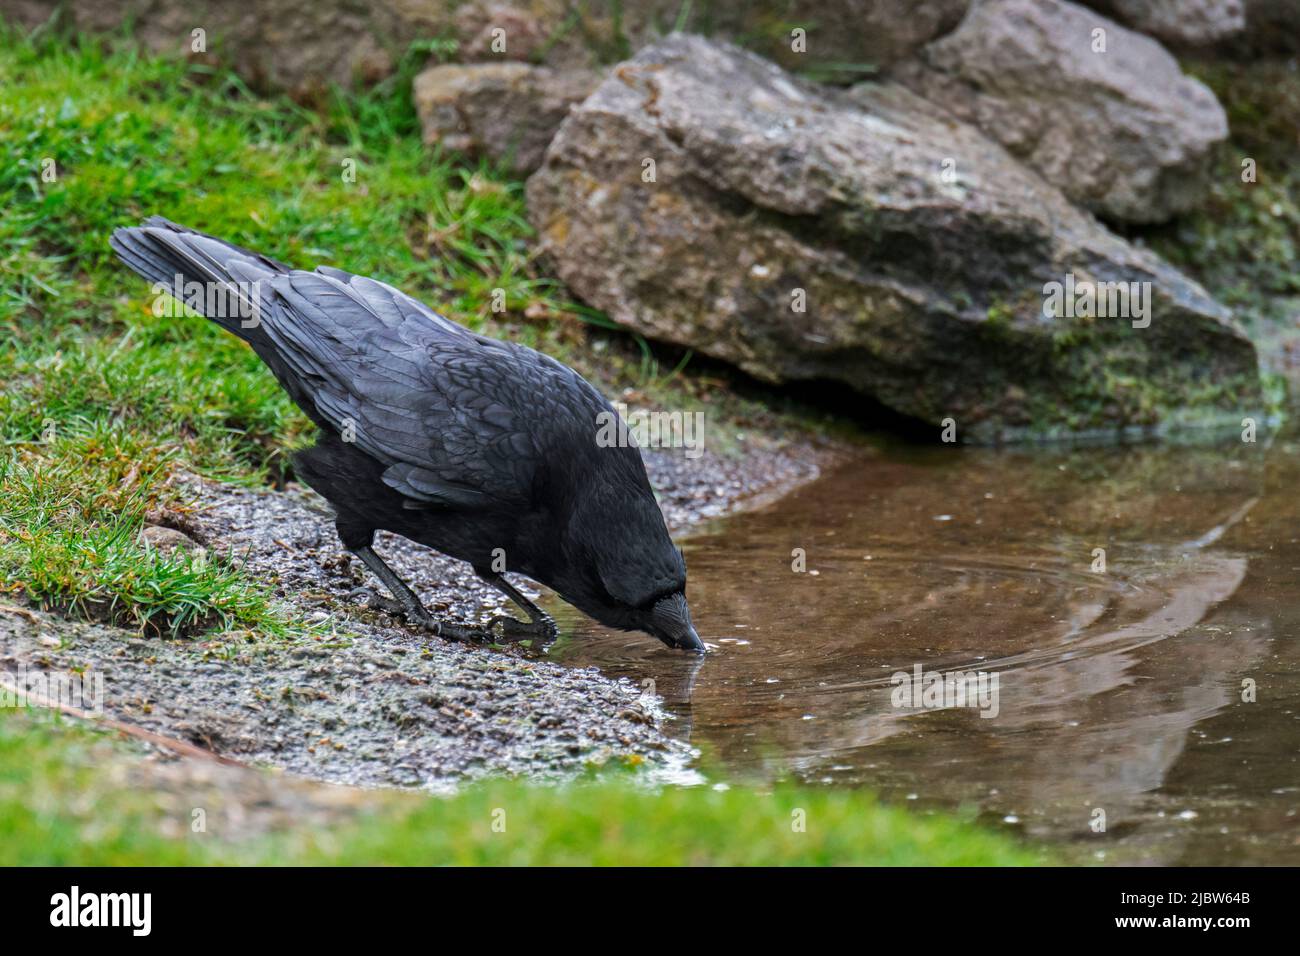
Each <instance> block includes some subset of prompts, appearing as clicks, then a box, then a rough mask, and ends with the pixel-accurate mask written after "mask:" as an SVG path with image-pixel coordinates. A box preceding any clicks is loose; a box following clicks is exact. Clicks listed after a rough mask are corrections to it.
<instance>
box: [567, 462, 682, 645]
mask: <svg viewBox="0 0 1300 956" xmlns="http://www.w3.org/2000/svg"><path fill="white" fill-rule="evenodd" d="M623 451H624V452H627V451H630V453H631V463H632V464H631V466H629V465H626V464H624V467H623V468H622V469H621V474H620V473H619V471H618V470H615V469H613V468H607V469H606V470H605V471H604V473H603V474H600V475H599V477H598V478H597V479H596V480H595V481H593V482H591V483H590V484H589V485H588V486H587V488H586V489H584V491H585V493H584V494H582V495H580V496H579V500H578V502H577V504H576V507H575V509H574V513H573V520H572V521H571V522H570V524H569V527H568V529H567V532H568V534H567V535H566V542H565V547H564V552H565V555H564V557H565V560H564V561H563V562H562V564H563V565H564V566H563V568H562V569H557V570H559V571H560V574H559V575H558V577H561V578H563V580H562V581H561V580H555V581H549V582H544V583H549V584H551V585H552V586H553V587H555V589H556V590H557V591H559V592H560V596H561V597H563V598H564V599H565V600H566V601H568V602H569V603H570V604H572V605H574V606H575V607H577V608H578V609H579V610H581V611H583V612H584V613H586V614H588V615H590V616H591V617H593V618H595V619H596V620H597V621H600V622H601V623H602V624H604V625H606V626H608V627H616V628H619V629H620V630H624V631H644V632H645V633H647V634H650V635H652V636H654V637H657V638H659V640H661V641H663V642H664V643H665V644H667V645H668V646H669V647H673V648H681V649H683V650H692V651H703V650H704V642H703V641H701V640H700V636H699V635H698V634H697V633H695V626H694V624H692V622H691V608H690V605H689V604H687V603H686V560H685V558H683V557H682V552H681V551H680V550H679V549H678V548H677V547H676V546H675V545H674V544H673V542H672V539H671V538H670V537H669V536H668V528H667V527H666V526H665V525H664V517H663V513H662V512H661V511H660V510H659V505H658V503H657V502H656V501H655V497H654V492H652V491H651V490H650V483H649V481H647V480H646V477H645V466H644V465H643V464H642V463H641V457H640V453H639V452H637V451H636V449H635V448H632V449H624V450H623ZM606 461H608V459H606ZM624 462H627V459H626V458H625V459H624Z"/></svg>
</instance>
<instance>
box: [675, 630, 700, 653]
mask: <svg viewBox="0 0 1300 956" xmlns="http://www.w3.org/2000/svg"><path fill="white" fill-rule="evenodd" d="M673 640H675V641H676V642H677V643H676V645H675V646H676V647H679V648H681V649H682V650H684V651H703V650H704V642H703V641H702V640H700V635H698V634H696V633H695V626H694V625H693V624H689V623H688V624H687V625H686V630H685V631H684V632H682V633H680V634H676V635H674V636H673Z"/></svg>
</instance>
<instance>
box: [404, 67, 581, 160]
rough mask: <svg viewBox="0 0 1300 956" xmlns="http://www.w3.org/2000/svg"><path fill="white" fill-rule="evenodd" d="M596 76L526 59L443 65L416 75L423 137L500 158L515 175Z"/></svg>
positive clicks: (538, 157) (473, 153)
mask: <svg viewBox="0 0 1300 956" xmlns="http://www.w3.org/2000/svg"><path fill="white" fill-rule="evenodd" d="M599 82H600V74H599V73H596V72H595V71H592V70H564V71H560V70H553V69H551V68H549V67H544V66H530V65H528V64H525V63H510V62H503V63H467V64H457V63H450V64H445V65H442V66H434V67H430V68H429V69H427V70H425V71H424V72H423V73H421V74H420V75H419V76H417V77H416V78H415V88H414V96H415V107H416V110H417V111H418V112H419V114H420V123H421V125H422V126H423V129H424V141H425V142H426V143H430V144H432V143H440V144H442V145H444V146H446V147H448V148H450V149H454V150H457V151H459V152H462V153H467V154H469V155H471V156H487V157H489V158H491V159H495V160H499V161H504V162H507V163H508V164H509V165H510V166H511V168H513V169H514V170H515V171H516V172H519V173H529V172H532V171H533V170H534V169H536V168H537V167H538V166H540V165H541V164H542V156H543V154H544V153H545V152H546V147H547V146H548V145H550V142H551V138H552V137H553V136H554V135H555V131H556V130H557V129H559V128H560V124H561V123H562V122H564V118H565V117H566V116H568V115H569V108H570V107H572V106H573V105H574V104H575V103H580V102H581V101H582V100H584V99H586V97H587V95H588V94H589V93H590V92H591V91H592V90H594V89H595V88H596V85H597V84H598V83H599Z"/></svg>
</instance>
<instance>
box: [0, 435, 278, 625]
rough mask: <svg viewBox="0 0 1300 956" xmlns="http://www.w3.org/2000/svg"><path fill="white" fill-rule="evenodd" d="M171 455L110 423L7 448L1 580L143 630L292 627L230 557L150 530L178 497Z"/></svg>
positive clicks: (0, 487)
mask: <svg viewBox="0 0 1300 956" xmlns="http://www.w3.org/2000/svg"><path fill="white" fill-rule="evenodd" d="M171 464H172V462H171V460H170V455H169V452H168V451H167V450H165V449H160V448H158V447H156V446H151V445H150V444H149V443H148V442H147V441H146V440H143V439H141V438H140V436H138V435H137V434H135V433H133V432H130V431H128V430H126V429H121V428H114V427H112V426H109V425H106V424H104V423H98V424H89V425H86V424H78V425H76V426H69V427H68V428H67V430H65V431H63V432H57V431H54V432H52V433H51V434H49V436H48V438H47V440H46V441H44V442H43V443H42V444H41V445H39V446H35V445H32V444H23V445H19V446H17V447H16V448H15V449H14V451H13V452H12V453H11V454H9V455H8V456H6V457H5V458H3V459H0V579H2V580H5V581H8V582H10V584H9V587H11V588H15V589H16V588H19V587H20V588H21V590H22V592H23V593H24V594H25V596H26V597H27V598H29V599H30V600H32V601H35V602H37V603H40V604H42V605H45V606H47V607H56V608H58V609H60V610H62V611H65V612H70V613H74V614H76V615H77V616H79V617H85V618H91V619H96V620H103V621H110V622H112V623H114V624H117V625H119V626H123V627H129V628H133V629H135V630H137V631H140V632H143V633H148V634H154V635H166V636H168V637H183V636H188V635H191V634H193V633H196V632H199V631H202V630H206V629H207V628H209V627H213V626H219V627H222V628H229V627H232V626H240V627H243V628H248V629H255V630H258V631H261V632H263V633H265V634H268V635H270V636H272V637H276V636H283V635H284V634H285V633H287V631H288V630H289V620H288V617H287V615H286V614H285V613H284V612H283V611H281V610H280V609H279V608H277V607H276V605H275V604H274V602H273V600H272V598H271V596H270V594H269V592H267V591H266V589H265V588H263V587H261V586H260V585H256V584H254V583H252V582H251V581H249V580H247V579H246V578H245V577H244V576H243V575H242V574H240V572H239V570H238V569H237V568H236V567H234V566H232V565H231V564H230V563H229V561H227V560H225V559H223V558H214V559H212V560H211V561H209V560H208V559H207V558H206V556H196V555H193V554H185V553H183V552H179V551H177V552H173V553H171V554H163V553H160V552H158V551H155V550H153V549H150V548H147V547H146V546H145V545H144V544H142V543H141V541H140V540H139V534H140V529H141V528H142V526H143V525H144V523H145V520H146V518H147V517H148V516H149V515H150V513H151V512H155V511H156V510H157V509H158V508H159V507H160V506H162V505H163V504H164V503H170V502H171V500H172V498H173V495H172V494H171V492H170V490H169V487H168V485H167V484H166V479H167V477H168V476H169V474H170V465H171ZM17 582H21V583H20V584H19V583H17Z"/></svg>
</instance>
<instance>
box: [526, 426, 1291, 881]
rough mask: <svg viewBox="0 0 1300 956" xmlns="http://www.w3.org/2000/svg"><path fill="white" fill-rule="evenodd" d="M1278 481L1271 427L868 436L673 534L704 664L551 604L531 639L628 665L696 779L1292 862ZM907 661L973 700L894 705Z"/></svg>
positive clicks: (1136, 849)
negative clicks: (1249, 439)
mask: <svg viewBox="0 0 1300 956" xmlns="http://www.w3.org/2000/svg"><path fill="white" fill-rule="evenodd" d="M1297 488H1300V447H1297V444H1296V441H1295V437H1294V436H1292V437H1290V438H1288V437H1287V436H1283V437H1281V438H1279V439H1278V440H1276V441H1274V442H1272V443H1271V445H1266V444H1264V443H1263V441H1261V442H1260V443H1256V444H1247V443H1242V442H1241V441H1238V440H1234V441H1231V442H1227V443H1224V444H1221V445H1217V446H1214V447H1194V448H1188V447H1170V446H1142V447H1127V448H1086V449H1076V450H1055V451H1053V450H1048V451H1043V450H1034V451H994V450H979V449H962V448H955V447H942V448H891V449H889V450H885V451H879V452H875V453H869V454H867V455H865V457H864V458H863V459H862V460H860V461H855V462H853V463H852V464H850V465H848V466H847V467H845V468H843V469H841V470H839V471H837V472H836V473H834V474H830V475H827V476H825V477H824V478H822V479H821V480H819V481H817V482H815V483H813V484H811V485H808V486H805V487H804V488H802V489H800V490H798V491H797V492H795V493H793V494H791V495H789V496H787V497H786V498H784V499H782V500H780V501H778V502H776V503H774V504H772V505H770V506H768V507H767V508H765V509H763V510H760V511H757V512H753V513H749V514H745V515H740V516H737V517H735V518H731V519H727V520H724V521H721V522H718V523H715V524H714V525H711V526H709V527H708V528H706V529H705V530H704V532H703V533H700V534H697V535H695V536H693V537H692V538H690V539H688V540H687V541H686V542H685V545H684V550H685V552H686V557H687V562H688V564H689V567H690V591H689V594H690V598H691V604H692V607H693V609H694V613H695V620H696V625H697V628H698V630H699V632H700V634H701V636H702V637H704V639H705V640H706V641H707V642H708V643H709V644H710V646H711V648H712V653H711V654H709V655H708V656H707V657H706V658H704V659H703V660H702V661H694V660H691V659H689V658H685V657H683V656H682V655H680V654H678V653H674V652H671V651H669V650H667V649H666V648H663V647H662V646H661V645H658V644H657V642H652V641H650V640H648V639H646V638H645V637H644V636H641V635H629V634H620V633H616V632H611V631H607V630H603V629H601V628H599V627H598V626H597V625H594V624H592V623H591V622H589V621H586V620H585V619H580V618H579V617H577V616H576V615H574V614H572V613H570V614H567V615H566V614H564V613H563V611H562V612H561V615H562V617H563V621H562V623H563V624H564V625H565V630H566V631H567V632H569V633H571V634H572V637H566V638H563V639H561V641H560V642H559V643H557V645H555V647H553V648H552V650H551V654H552V656H553V657H555V658H556V659H559V660H562V661H564V662H567V663H571V664H577V665H595V666H598V667H599V668H600V669H601V670H602V671H604V672H605V673H608V674H611V675H615V676H625V677H628V678H631V679H633V680H636V681H638V682H643V681H653V682H654V683H653V687H654V689H655V690H656V691H657V692H658V693H660V694H661V695H663V696H664V698H665V699H666V700H667V702H668V704H669V707H670V710H671V711H672V713H673V714H675V715H676V717H677V720H676V721H675V722H674V723H675V731H676V732H677V733H679V734H681V735H682V736H683V737H686V738H688V739H689V740H690V742H691V743H692V744H694V745H695V746H697V747H699V748H701V749H702V750H703V751H704V752H705V753H706V754H707V759H706V761H705V766H706V768H707V770H708V773H709V775H710V776H711V777H712V778H713V779H715V780H716V779H722V780H724V781H725V780H726V779H729V778H731V779H745V780H753V779H755V778H759V779H768V778H775V777H793V778H796V779H798V780H800V781H802V782H805V783H813V784H821V785H825V786H834V787H851V788H865V789H868V790H871V791H873V792H875V793H878V794H880V795H881V796H882V797H884V798H885V799H887V800H890V801H897V802H906V803H908V804H909V805H911V806H914V807H918V808H921V809H926V808H934V809H943V810H953V809H961V810H963V811H965V812H969V813H972V814H974V815H977V816H978V817H979V819H980V820H981V821H982V822H985V823H988V824H991V825H993V826H996V827H1000V828H1005V829H1008V830H1011V831H1013V832H1016V833H1019V834H1022V835H1024V836H1025V837H1027V838H1029V839H1032V840H1038V841H1045V842H1047V843H1049V844H1052V845H1053V846H1055V847H1056V849H1057V851H1058V853H1059V854H1060V855H1062V856H1063V857H1064V858H1066V859H1078V860H1096V861H1102V862H1112V863H1118V862H1125V863H1130V862H1149V863H1166V864H1192V863H1197V864H1243V863H1292V864H1295V863H1300V642H1298V641H1297V634H1300V626H1298V625H1300V585H1298V584H1297V581H1298V580H1300V574H1298V572H1300V530H1297V528H1298V523H1297V518H1300V501H1297V493H1296V492H1297ZM797 549H801V550H802V553H803V555H805V564H804V567H805V570H803V571H797V570H794V567H795V566H797V565H798V553H799V552H798V550H797ZM1096 549H1104V552H1105V554H1104V561H1105V569H1104V571H1103V570H1101V564H1100V557H1101V556H1100V555H1099V553H1098V552H1097V550H1096ZM917 665H920V667H921V668H922V669H923V672H927V673H928V672H931V671H934V672H939V673H941V674H953V673H955V672H961V673H971V672H982V673H983V674H985V675H986V679H991V676H992V675H994V674H996V675H997V692H996V697H994V698H991V699H992V700H994V701H996V708H993V707H990V706H987V704H988V703H989V700H990V699H989V698H986V699H985V700H984V701H983V703H984V704H985V706H984V707H983V708H982V709H983V711H984V712H985V713H987V714H988V715H989V716H983V717H982V716H981V715H980V714H981V707H980V706H979V704H980V703H981V701H979V700H978V699H976V700H975V701H973V703H974V704H975V705H976V706H960V705H954V706H947V707H942V706H941V707H937V708H935V707H932V708H909V707H902V706H898V703H899V701H898V699H897V695H896V693H895V692H896V688H897V684H896V683H895V682H894V675H896V674H898V673H899V672H907V673H909V674H911V673H914V672H915V668H916V667H917ZM984 689H985V691H986V692H987V691H989V690H990V689H991V688H990V684H987V683H986V684H985V685H984ZM1252 698H1253V699H1252ZM950 703H952V702H951V701H950ZM994 710H996V713H994ZM1100 813H1104V825H1105V828H1104V830H1101V829H1100V827H1099V822H1100V821H1101V820H1102V817H1101V816H1100Z"/></svg>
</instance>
